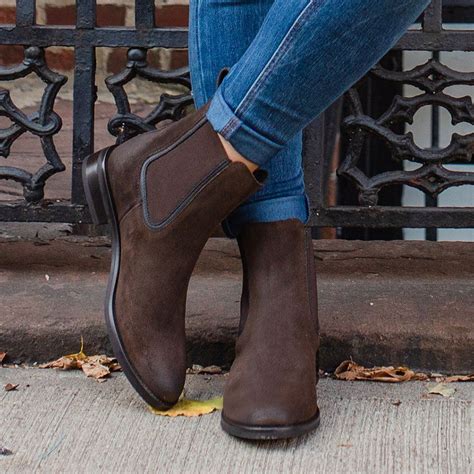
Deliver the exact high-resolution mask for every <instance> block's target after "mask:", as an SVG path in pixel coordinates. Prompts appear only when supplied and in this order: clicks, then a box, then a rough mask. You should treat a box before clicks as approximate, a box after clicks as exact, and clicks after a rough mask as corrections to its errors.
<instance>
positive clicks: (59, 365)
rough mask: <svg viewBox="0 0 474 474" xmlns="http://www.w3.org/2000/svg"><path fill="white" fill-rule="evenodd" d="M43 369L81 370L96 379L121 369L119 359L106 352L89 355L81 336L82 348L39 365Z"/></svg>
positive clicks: (101, 378)
mask: <svg viewBox="0 0 474 474" xmlns="http://www.w3.org/2000/svg"><path fill="white" fill-rule="evenodd" d="M39 367H40V368H42V369H50V368H52V369H62V370H79V369H82V371H83V372H84V373H85V374H86V376H87V377H92V378H94V379H96V380H101V381H103V379H104V378H105V377H107V376H108V375H110V373H111V372H115V371H118V370H121V368H120V365H119V364H118V363H117V359H115V358H114V357H108V356H106V355H104V354H101V355H93V356H88V355H86V354H85V352H84V341H83V340H82V338H81V350H80V351H79V352H77V353H75V354H68V355H65V356H63V357H60V358H59V359H56V360H53V361H52V362H48V363H46V364H41V365H40V366H39Z"/></svg>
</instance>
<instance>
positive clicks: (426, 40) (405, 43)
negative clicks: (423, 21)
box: [393, 30, 474, 51]
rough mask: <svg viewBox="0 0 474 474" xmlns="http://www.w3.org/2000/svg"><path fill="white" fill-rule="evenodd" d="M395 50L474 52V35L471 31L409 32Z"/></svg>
mask: <svg viewBox="0 0 474 474" xmlns="http://www.w3.org/2000/svg"><path fill="white" fill-rule="evenodd" d="M393 49H403V50H406V51H474V35H473V34H472V31H469V30H457V31H455V30H443V31H441V32H439V33H424V32H423V31H409V32H407V33H406V34H405V36H404V37H403V38H401V39H400V41H399V42H398V43H397V44H396V45H395V46H394V48H393Z"/></svg>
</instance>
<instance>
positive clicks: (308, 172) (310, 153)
mask: <svg viewBox="0 0 474 474" xmlns="http://www.w3.org/2000/svg"><path fill="white" fill-rule="evenodd" d="M324 145H325V139H324V114H321V115H320V116H319V117H318V118H317V119H315V120H314V121H313V122H312V123H311V124H310V125H309V126H308V127H307V128H306V129H305V130H304V131H303V157H306V158H307V159H303V168H304V177H305V189H306V195H307V196H308V199H309V202H310V205H311V206H312V207H320V206H325V205H326V202H325V196H324V191H323V189H324V163H323V161H324V159H325V158H328V157H327V156H326V155H327V154H326V153H325V146H324ZM308 157H310V158H309V159H308Z"/></svg>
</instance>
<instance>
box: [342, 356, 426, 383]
mask: <svg viewBox="0 0 474 474" xmlns="http://www.w3.org/2000/svg"><path fill="white" fill-rule="evenodd" d="M334 375H335V376H336V378H338V379H339V380H370V381H374V382H390V383H397V382H406V381H408V380H427V379H428V376H427V375H426V374H423V373H421V372H414V371H413V370H410V369H409V368H408V367H403V366H400V367H392V366H389V367H372V368H370V369H369V368H366V367H364V366H362V365H359V364H356V363H355V362H353V361H352V360H345V361H344V362H342V363H341V364H339V366H338V367H337V369H336V370H335V372H334Z"/></svg>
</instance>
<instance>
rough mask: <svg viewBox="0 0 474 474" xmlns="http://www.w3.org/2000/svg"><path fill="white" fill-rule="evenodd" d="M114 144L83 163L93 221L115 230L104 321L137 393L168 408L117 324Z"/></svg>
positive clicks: (117, 244) (113, 231) (151, 403)
mask: <svg viewBox="0 0 474 474" xmlns="http://www.w3.org/2000/svg"><path fill="white" fill-rule="evenodd" d="M113 148H114V147H113V146H112V147H108V148H105V149H103V150H100V151H98V152H97V153H94V154H93V155H90V156H89V157H87V158H86V159H85V160H84V163H83V165H82V181H83V184H84V191H85V195H86V200H87V204H88V206H89V212H90V214H91V217H92V220H93V222H94V224H107V223H109V224H110V226H111V230H112V263H111V269H110V274H109V281H108V285H107V293H106V297H105V322H106V325H107V333H108V335H109V338H110V341H111V343H112V348H113V350H114V354H115V357H116V358H117V360H118V362H119V364H120V366H121V367H122V371H123V373H124V374H125V376H126V377H127V379H128V381H129V382H130V383H131V384H132V386H133V388H134V389H135V390H136V391H137V392H138V394H139V395H140V396H141V397H142V398H143V399H144V400H145V401H146V402H147V403H148V404H149V405H151V406H152V407H154V408H158V409H161V410H163V409H168V408H170V407H172V406H173V403H168V402H164V401H163V400H160V399H159V398H157V397H156V396H155V395H154V394H153V393H152V392H151V391H150V390H149V389H148V388H147V386H146V384H144V383H143V382H142V381H141V380H140V377H139V375H138V374H137V372H136V370H135V369H134V368H133V365H132V363H131V361H130V360H129V358H128V357H127V352H126V350H125V348H124V345H123V343H122V339H121V337H120V334H119V331H118V327H117V325H116V322H115V311H114V306H115V305H114V300H115V289H116V286H117V280H118V275H119V271H120V230H119V227H118V221H117V215H116V212H115V206H114V203H113V199H112V195H111V192H110V187H109V184H108V180H107V172H106V167H105V166H106V160H107V158H108V156H109V154H110V152H111V151H112V149H113Z"/></svg>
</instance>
